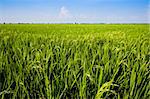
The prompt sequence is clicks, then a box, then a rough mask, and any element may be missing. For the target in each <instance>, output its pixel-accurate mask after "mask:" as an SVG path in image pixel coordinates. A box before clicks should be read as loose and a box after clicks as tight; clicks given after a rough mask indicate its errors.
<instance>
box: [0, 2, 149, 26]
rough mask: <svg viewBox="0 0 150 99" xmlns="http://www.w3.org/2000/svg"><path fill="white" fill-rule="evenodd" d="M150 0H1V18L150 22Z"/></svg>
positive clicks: (39, 20) (12, 19) (9, 20)
mask: <svg viewBox="0 0 150 99" xmlns="http://www.w3.org/2000/svg"><path fill="white" fill-rule="evenodd" d="M149 9H150V4H149V0H0V22H1V23H3V22H8V23H18V22H34V23H64V22H65V23H66V22H81V23H82V22H91V23H93V22H94V23H103V22H104V23H147V22H149V20H148V19H149V18H148V16H150V10H149Z"/></svg>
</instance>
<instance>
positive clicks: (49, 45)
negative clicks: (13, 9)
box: [0, 24, 150, 99]
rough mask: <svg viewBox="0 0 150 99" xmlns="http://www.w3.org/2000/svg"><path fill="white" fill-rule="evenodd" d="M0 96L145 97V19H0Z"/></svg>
mask: <svg viewBox="0 0 150 99" xmlns="http://www.w3.org/2000/svg"><path fill="white" fill-rule="evenodd" d="M0 98H1V99H13V98H16V99H24V98H25V99H26V98H30V99H39V98H41V99H59V98H60V99H61V98H62V99H63V98H64V99H70V98H72V99H76V98H77V99H78V98H81V99H82V98H83V99H100V98H105V99H106V98H107V99H148V98H150V31H149V25H146V24H139V25H129V24H126V25H121V24H120V25H117V24H111V25H94V24H93V25H70V24H68V25H62V24H57V25H55V24H53V25H52V24H51V25H47V24H45V25H44V24H43V25H41V24H34V25H29V24H22V25H14V24H12V25H8V24H7V25H0Z"/></svg>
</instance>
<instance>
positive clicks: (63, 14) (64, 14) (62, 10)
mask: <svg viewBox="0 0 150 99" xmlns="http://www.w3.org/2000/svg"><path fill="white" fill-rule="evenodd" d="M69 17H71V15H70V12H69V10H68V9H67V8H66V7H65V6H63V7H61V8H60V12H59V18H69Z"/></svg>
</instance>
